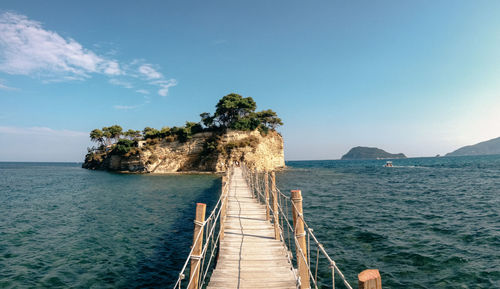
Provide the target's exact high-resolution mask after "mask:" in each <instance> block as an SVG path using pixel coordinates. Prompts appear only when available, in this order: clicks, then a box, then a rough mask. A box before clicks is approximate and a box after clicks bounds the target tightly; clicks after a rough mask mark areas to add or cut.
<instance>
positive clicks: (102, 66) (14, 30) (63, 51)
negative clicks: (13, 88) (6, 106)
mask: <svg viewBox="0 0 500 289" xmlns="http://www.w3.org/2000/svg"><path fill="white" fill-rule="evenodd" d="M0 47H1V49H0V71H3V72H6V73H9V74H20V75H30V74H32V73H36V72H45V73H49V74H52V75H56V74H60V75H69V76H78V77H89V75H90V74H91V73H101V74H106V75H120V74H121V73H122V71H121V70H120V65H119V64H118V62H117V61H115V60H112V59H106V58H104V57H101V56H99V55H97V54H95V53H94V52H92V51H90V50H88V49H85V48H84V47H83V46H82V45H81V44H80V43H78V42H77V41H75V40H74V39H65V38H63V37H62V36H60V35H59V34H57V33H56V32H53V31H50V30H45V29H43V28H42V25H41V24H40V23H39V22H36V21H33V20H30V19H28V18H27V17H26V16H24V15H19V14H15V13H11V12H5V13H3V14H0Z"/></svg>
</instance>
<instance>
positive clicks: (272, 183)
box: [271, 172, 281, 241]
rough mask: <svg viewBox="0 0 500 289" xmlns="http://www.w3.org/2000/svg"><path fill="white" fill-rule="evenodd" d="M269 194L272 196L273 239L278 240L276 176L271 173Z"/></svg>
mask: <svg viewBox="0 0 500 289" xmlns="http://www.w3.org/2000/svg"><path fill="white" fill-rule="evenodd" d="M271 193H272V195H273V219H274V238H275V239H276V240H278V241H279V240H280V239H281V238H280V215H279V212H278V190H276V175H275V174H274V172H271Z"/></svg>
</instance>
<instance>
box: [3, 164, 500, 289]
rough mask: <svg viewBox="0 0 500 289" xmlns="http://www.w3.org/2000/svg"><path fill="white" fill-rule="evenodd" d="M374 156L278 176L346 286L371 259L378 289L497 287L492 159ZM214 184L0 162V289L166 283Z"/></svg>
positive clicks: (498, 203) (498, 172)
mask: <svg viewBox="0 0 500 289" xmlns="http://www.w3.org/2000/svg"><path fill="white" fill-rule="evenodd" d="M384 163H385V162H384V161H307V162H288V163H287V165H288V166H289V169H288V170H286V171H284V172H280V173H278V174H277V181H278V185H279V186H280V188H281V189H282V191H283V192H286V191H288V190H290V189H301V190H302V192H303V197H304V214H305V217H306V219H307V220H309V223H310V225H311V226H312V227H313V228H314V230H315V233H316V234H317V236H318V237H319V238H320V240H321V241H322V243H323V244H324V245H325V247H326V248H327V251H328V252H329V253H330V254H331V256H332V257H333V258H334V259H335V260H336V261H337V264H338V265H339V267H340V269H341V270H342V271H343V272H344V274H345V275H346V276H347V278H348V279H349V281H350V282H351V284H353V285H356V275H357V274H358V273H359V272H360V271H362V270H363V269H365V268H379V269H380V271H381V273H382V278H383V281H382V282H383V285H384V288H500V156H486V157H457V158H418V159H406V160H396V161H394V165H395V166H396V167H394V168H383V167H382V165H383V164H384ZM219 190H220V179H219V178H217V177H215V176H210V175H181V176H150V175H120V174H113V173H107V172H99V171H88V170H84V169H81V168H80V167H79V165H77V164H55V163H46V164H39V163H36V164H34V163H0V288H26V287H32V288H35V287H45V288H67V287H75V288H89V287H92V288H143V287H149V288H160V287H161V288H165V287H166V288H169V287H171V286H172V285H173V282H175V279H176V278H177V274H178V271H179V269H180V268H181V266H182V263H183V262H184V260H185V257H186V256H187V253H188V251H189V244H190V242H191V238H192V229H193V223H192V219H193V215H194V208H195V203H196V202H206V203H208V207H209V208H210V207H212V206H213V204H214V202H215V201H216V199H217V197H218V193H219ZM327 275H328V270H320V276H322V277H323V278H324V281H325V282H326V280H327V279H326V277H327ZM337 279H338V278H337ZM355 287H356V286H355ZM337 288H343V287H342V286H341V285H340V283H338V286H337Z"/></svg>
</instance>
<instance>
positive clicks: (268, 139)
mask: <svg viewBox="0 0 500 289" xmlns="http://www.w3.org/2000/svg"><path fill="white" fill-rule="evenodd" d="M236 161H238V162H240V163H243V162H244V163H246V164H247V165H248V166H250V167H255V168H257V169H258V170H274V169H276V168H281V167H284V166H285V160H284V153H283V138H282V137H281V135H279V134H278V133H277V132H275V131H269V133H267V134H266V135H263V134H261V133H260V132H259V131H258V130H255V131H228V132H226V133H225V134H222V135H217V134H214V133H209V132H204V133H198V134H194V135H193V136H192V137H191V138H190V139H188V140H187V141H185V142H181V141H178V140H174V141H172V140H169V139H154V140H148V141H140V142H139V143H138V145H137V148H134V149H133V150H132V151H130V152H128V153H126V154H114V153H102V154H101V155H99V156H94V157H87V158H86V160H85V163H84V164H83V167H84V168H88V169H102V170H111V171H121V172H135V173H157V174H161V173H174V172H192V171H199V172H224V171H225V170H226V168H227V167H228V165H230V164H232V163H234V162H236Z"/></svg>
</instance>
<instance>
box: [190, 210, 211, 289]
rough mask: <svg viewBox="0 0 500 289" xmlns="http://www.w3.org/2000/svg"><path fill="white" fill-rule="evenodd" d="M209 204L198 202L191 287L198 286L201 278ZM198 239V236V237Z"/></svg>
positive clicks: (192, 288) (193, 288)
mask: <svg viewBox="0 0 500 289" xmlns="http://www.w3.org/2000/svg"><path fill="white" fill-rule="evenodd" d="M206 208H207V205H205V204H202V203H197V204H196V218H195V221H194V235H193V253H192V255H191V270H190V274H189V280H190V284H189V287H188V288H189V289H196V288H198V282H199V278H200V266H201V264H200V262H201V252H202V247H203V246H202V244H203V223H204V222H205V210H206ZM198 235H199V236H200V237H199V238H198V240H196V237H198Z"/></svg>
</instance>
